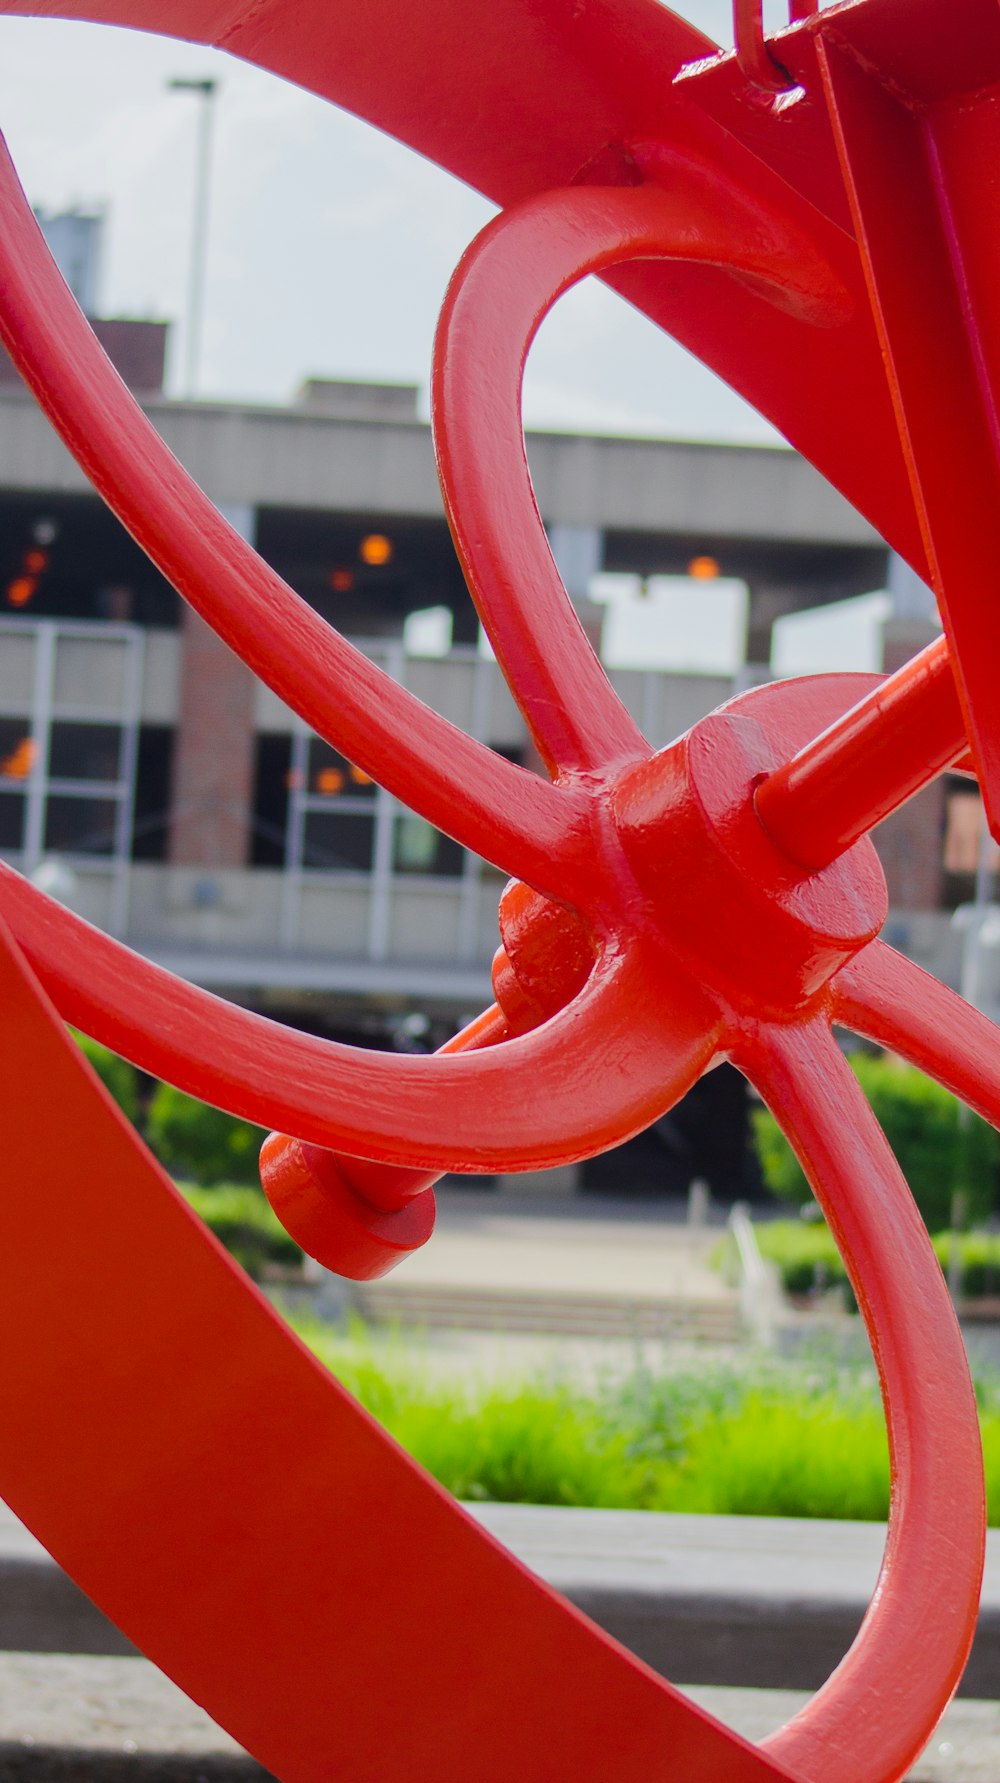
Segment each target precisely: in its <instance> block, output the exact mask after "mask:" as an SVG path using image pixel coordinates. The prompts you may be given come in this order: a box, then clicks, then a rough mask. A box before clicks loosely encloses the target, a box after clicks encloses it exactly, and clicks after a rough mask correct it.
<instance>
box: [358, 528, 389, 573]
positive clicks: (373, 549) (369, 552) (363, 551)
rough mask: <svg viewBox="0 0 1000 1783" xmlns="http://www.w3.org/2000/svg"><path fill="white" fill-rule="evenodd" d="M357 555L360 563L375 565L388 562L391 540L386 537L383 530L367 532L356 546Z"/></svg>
mask: <svg viewBox="0 0 1000 1783" xmlns="http://www.w3.org/2000/svg"><path fill="white" fill-rule="evenodd" d="M358 555H359V557H360V558H361V561H362V563H370V564H373V565H376V566H377V565H378V564H382V563H388V562H389V559H390V558H391V556H392V540H391V539H387V538H386V536H385V533H384V532H368V533H366V534H365V536H364V538H363V539H362V541H361V543H360V545H359V546H358Z"/></svg>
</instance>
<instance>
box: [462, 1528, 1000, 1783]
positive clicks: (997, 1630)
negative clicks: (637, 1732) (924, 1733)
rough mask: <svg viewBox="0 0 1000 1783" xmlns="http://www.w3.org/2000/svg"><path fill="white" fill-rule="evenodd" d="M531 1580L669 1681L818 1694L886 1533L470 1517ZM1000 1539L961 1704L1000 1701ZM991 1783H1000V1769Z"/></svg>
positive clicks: (989, 1553) (994, 1537)
mask: <svg viewBox="0 0 1000 1783" xmlns="http://www.w3.org/2000/svg"><path fill="white" fill-rule="evenodd" d="M469 1508H470V1509H471V1510H472V1513H473V1515H474V1516H475V1517H477V1518H478V1519H479V1521H480V1522H481V1523H483V1524H484V1525H485V1526H486V1528H488V1529H489V1530H490V1531H491V1532H492V1534H494V1535H495V1536H497V1538H498V1539H499V1540H500V1541H502V1542H504V1543H505V1545H506V1546H507V1547H509V1548H511V1549H512V1550H513V1552H514V1553H515V1554H517V1555H518V1556H519V1558H520V1559H521V1560H523V1561H524V1563H525V1565H527V1566H530V1567H531V1568H532V1570H533V1571H535V1572H537V1573H539V1574H540V1575H541V1576H542V1577H543V1578H545V1579H547V1580H548V1581H549V1583H550V1584H552V1585H555V1586H556V1587H557V1588H558V1589H559V1590H560V1591H562V1592H563V1593H564V1594H565V1595H566V1596H567V1597H568V1598H569V1599H570V1600H571V1601H572V1602H573V1603H575V1604H576V1605H577V1606H578V1608H580V1609H582V1610H583V1611H585V1613H586V1614H587V1615H589V1616H591V1617H592V1618H593V1620H594V1621H595V1622H598V1623H600V1625H601V1627H602V1628H605V1629H607V1631H608V1633H609V1634H612V1635H614V1636H615V1638H616V1639H617V1640H619V1641H621V1642H622V1645H623V1646H626V1647H629V1648H630V1649H631V1650H632V1652H634V1653H637V1654H638V1655H639V1657H640V1658H641V1659H644V1660H645V1661H646V1663H647V1664H648V1665H651V1666H652V1667H653V1668H654V1670H656V1671H659V1672H661V1673H662V1674H663V1675H664V1676H665V1677H668V1678H671V1679H672V1680H675V1681H676V1680H677V1679H678V1678H690V1679H696V1680H697V1681H698V1683H699V1684H710V1685H730V1686H752V1687H755V1688H762V1687H763V1688H771V1689H779V1690H780V1689H791V1690H807V1691H812V1690H816V1689H818V1688H819V1686H820V1685H821V1684H822V1683H823V1682H824V1680H825V1679H826V1678H827V1677H829V1675H830V1673H831V1671H832V1670H833V1668H834V1666H836V1665H837V1664H838V1663H839V1661H840V1660H841V1659H842V1658H843V1655H844V1653H845V1652H846V1651H847V1648H848V1647H849V1646H850V1644H851V1642H852V1640H853V1639H854V1636H855V1635H856V1633H857V1631H858V1627H859V1625H860V1622H861V1619H862V1617H863V1615H864V1613H865V1611H866V1609H867V1608H868V1602H869V1599H870V1597H871V1594H872V1590H873V1588H874V1585H875V1580H876V1577H877V1575H878V1569H879V1565H880V1563H881V1558H882V1549H883V1546H884V1544H885V1529H884V1526H883V1525H881V1524H878V1523H843V1522H823V1521H820V1520H811V1519H805V1518H795V1519H792V1518H780V1517H706V1516H674V1515H664V1514H660V1513H656V1512H648V1511H595V1510H561V1509H551V1508H547V1507H545V1506H535V1505H483V1506H470V1507H469ZM998 1681H1000V1531H994V1530H991V1531H990V1532H989V1534H988V1536H987V1548H986V1575H985V1580H984V1585H983V1597H982V1605H981V1608H980V1614H979V1625H978V1631H977V1635H976V1641H975V1645H974V1647H973V1650H972V1656H971V1658H970V1661H969V1665H968V1667H967V1669H966V1672H965V1675H964V1677H963V1680H962V1683H961V1685H960V1687H959V1688H960V1693H961V1694H962V1695H963V1696H970V1697H986V1698H992V1697H995V1696H997V1695H998V1694H1000V1687H998ZM991 1783H1000V1761H998V1763H997V1766H996V1772H995V1776H994V1777H992V1778H991Z"/></svg>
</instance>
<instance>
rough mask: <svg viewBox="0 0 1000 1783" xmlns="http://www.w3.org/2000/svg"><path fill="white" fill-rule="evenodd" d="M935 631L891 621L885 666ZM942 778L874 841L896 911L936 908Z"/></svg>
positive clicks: (894, 664)
mask: <svg viewBox="0 0 1000 1783" xmlns="http://www.w3.org/2000/svg"><path fill="white" fill-rule="evenodd" d="M937 635H938V630H937V627H936V626H932V625H928V624H924V623H923V622H921V621H911V620H890V622H889V624H888V625H887V626H886V630H885V653H884V667H885V670H886V673H887V674H891V673H892V671H893V670H894V669H898V668H901V667H902V666H903V664H904V663H905V662H908V661H909V659H910V657H911V656H915V655H916V653H917V651H918V650H922V649H923V648H924V647H925V645H927V644H929V643H930V642H931V641H932V640H933V639H934V638H935V637H937ZM944 816H945V783H944V778H943V776H939V778H938V779H937V780H934V781H932V782H931V784H930V786H927V787H925V788H924V790H923V792H920V793H917V795H916V797H915V798H912V799H910V800H909V802H908V803H907V804H905V805H904V806H903V807H902V809H901V810H899V811H896V812H894V813H893V815H892V816H891V817H888V818H886V820H885V822H884V823H881V824H879V826H878V829H877V830H875V831H874V833H873V836H872V840H873V841H874V843H875V847H876V848H877V850H878V854H879V859H880V860H881V862H882V866H883V869H884V872H885V876H886V880H887V882H888V886H889V903H890V905H891V906H892V907H893V908H894V909H896V910H939V909H940V908H941V901H942V885H943V873H944V867H943V859H942V846H943V839H944Z"/></svg>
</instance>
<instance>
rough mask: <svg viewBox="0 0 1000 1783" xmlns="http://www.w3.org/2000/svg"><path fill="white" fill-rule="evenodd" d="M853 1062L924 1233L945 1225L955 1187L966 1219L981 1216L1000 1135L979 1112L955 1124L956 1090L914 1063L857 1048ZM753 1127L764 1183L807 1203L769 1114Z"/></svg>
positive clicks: (801, 1178) (757, 1115)
mask: <svg viewBox="0 0 1000 1783" xmlns="http://www.w3.org/2000/svg"><path fill="white" fill-rule="evenodd" d="M851 1064H852V1066H853V1068H854V1071H855V1074H856V1076H857V1078H858V1080H859V1082H860V1084H861V1087H862V1089H863V1090H864V1092H865V1095H866V1096H867V1097H868V1100H869V1102H870V1103H871V1105H872V1108H873V1110H874V1113H875V1116H876V1118H877V1120H878V1121H879V1124H880V1125H881V1127H882V1128H883V1131H884V1132H885V1135H886V1138H887V1139H888V1141H889V1144H890V1146H891V1147H892V1150H893V1152H894V1153H895V1155H896V1158H897V1160H898V1162H899V1165H900V1168H901V1169H902V1172H903V1175H904V1176H905V1177H906V1180H907V1182H908V1183H909V1185H910V1189H911V1191H912V1193H913V1198H914V1200H915V1201H916V1203H917V1206H918V1207H919V1209H920V1212H921V1214H922V1215H923V1218H924V1220H925V1222H926V1224H927V1227H928V1229H929V1231H931V1232H940V1231H942V1230H943V1229H944V1228H945V1227H947V1226H948V1225H950V1223H951V1209H952V1198H953V1195H954V1192H955V1190H956V1188H962V1189H964V1191H965V1197H966V1218H967V1219H968V1220H969V1221H970V1222H971V1223H974V1222H976V1221H979V1220H983V1219H985V1218H986V1217H987V1216H988V1215H989V1214H990V1213H991V1212H992V1209H993V1205H994V1201H995V1198H996V1186H997V1170H998V1166H1000V1135H998V1134H997V1133H996V1132H995V1131H994V1129H993V1128H992V1127H990V1126H987V1124H986V1122H985V1121H981V1120H980V1119H979V1118H978V1116H976V1115H972V1114H970V1115H969V1116H968V1117H967V1120H966V1121H965V1122H964V1123H962V1122H960V1119H959V1105H958V1103H957V1102H956V1100H955V1098H954V1096H952V1095H950V1094H949V1092H948V1091H947V1090H945V1089H942V1088H941V1086H940V1084H936V1083H933V1082H932V1081H931V1080H930V1078H928V1077H924V1075H923V1073H922V1072H920V1071H916V1070H914V1069H913V1067H912V1066H909V1065H903V1064H900V1063H899V1062H898V1061H897V1060H895V1059H890V1058H886V1057H881V1058H870V1057H868V1056H866V1055H862V1054H858V1055H856V1056H855V1057H854V1058H853V1059H852V1060H851ZM753 1127H754V1138H755V1141H756V1145H757V1155H758V1157H759V1159H760V1166H761V1171H762V1173H763V1176H764V1181H765V1183H766V1184H767V1186H768V1188H769V1189H771V1190H772V1192H773V1193H774V1194H775V1195H778V1196H780V1197H781V1199H782V1200H785V1201H791V1202H793V1203H796V1204H797V1205H800V1206H801V1205H804V1204H805V1203H806V1202H807V1201H809V1200H810V1199H811V1196H812V1190H811V1188H810V1186H809V1184H808V1183H807V1181H806V1178H805V1175H804V1173H803V1170H802V1168H801V1165H800V1164H799V1162H798V1159H797V1158H796V1157H795V1154H794V1152H793V1151H792V1148H791V1146H790V1145H789V1143H788V1141H787V1139H786V1138H785V1137H784V1134H783V1133H782V1132H781V1130H780V1128H779V1127H778V1124H777V1122H776V1121H775V1119H774V1117H773V1115H771V1114H770V1112H769V1111H768V1110H767V1109H756V1110H755V1111H754V1116H753Z"/></svg>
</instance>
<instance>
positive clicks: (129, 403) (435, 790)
mask: <svg viewBox="0 0 1000 1783" xmlns="http://www.w3.org/2000/svg"><path fill="white" fill-rule="evenodd" d="M0 262H2V264H3V267H4V277H3V280H2V282H0V337H2V338H3V340H4V342H5V343H6V345H7V348H8V350H9V352H10V354H11V357H12V358H13V359H14V360H15V361H16V363H17V365H18V366H19V368H20V370H21V372H22V374H23V375H24V377H25V378H26V380H27V381H28V383H29V384H30V385H31V388H32V389H33V390H34V392H35V395H36V397H37V399H38V401H39V403H40V404H41V406H42V407H43V408H44V409H45V411H46V413H47V414H48V416H49V418H50V420H51V421H52V423H53V425H54V426H55V427H56V428H57V429H58V431H59V432H60V433H61V435H62V437H63V439H64V440H65V442H66V444H67V446H68V447H69V449H70V451H71V452H72V453H73V455H74V457H75V458H76V459H77V460H78V462H79V463H80V465H81V466H82V468H83V469H84V470H85V471H86V473H87V475H88V476H89V477H90V479H91V481H92V482H93V484H94V486H95V488H96V489H97V490H98V492H99V493H100V494H101V495H102V496H103V497H104V499H105V501H106V502H107V503H108V506H109V507H110V508H111V509H112V510H113V511H114V512H115V513H116V514H117V515H118V517H119V519H120V520H121V521H122V523H123V525H125V526H126V527H127V528H128V530H129V531H130V532H131V533H132V536H133V537H134V538H135V539H136V541H137V542H138V544H140V545H141V546H142V548H143V550H144V551H146V552H147V554H148V555H149V557H150V558H151V559H152V561H153V562H154V563H155V564H156V565H157V567H158V568H159V569H160V570H161V571H162V572H163V574H164V575H165V576H166V578H167V580H168V581H169V582H172V583H173V585H174V587H175V588H176V589H177V590H178V591H179V592H180V593H181V594H182V595H183V596H184V598H185V600H187V601H188V602H189V603H190V604H191V606H193V607H194V608H196V610H197V611H198V612H200V613H201V614H202V616H203V617H204V618H205V619H206V620H207V621H208V623H209V625H211V626H212V627H213V628H214V630H216V631H217V632H218V633H219V636H220V637H222V638H223V639H224V640H225V642H226V643H227V644H229V645H230V646H231V648H232V649H234V650H235V651H236V652H237V653H238V654H239V655H240V656H241V657H242V658H243V660H244V662H246V663H247V664H248V665H249V667H250V668H251V669H253V671H254V673H255V674H257V675H259V676H260V677H261V679H262V680H263V681H266V682H267V683H268V685H269V686H270V687H273V688H274V690H275V692H276V693H277V694H278V695H279V696H280V698H281V699H282V700H284V701H285V703H286V704H287V705H289V706H291V707H292V709H293V710H294V711H297V712H298V713H299V714H300V715H301V717H303V718H304V719H305V720H306V722H307V723H308V724H310V725H311V726H312V728H313V729H314V730H316V731H317V732H318V733H319V735H320V736H323V737H325V738H326V739H327V740H328V741H329V742H330V743H332V744H333V745H334V746H335V747H336V748H337V749H339V750H341V751H342V752H343V754H344V755H346V756H347V757H348V759H349V760H351V761H353V762H355V763H356V764H357V765H358V766H359V767H360V768H362V769H363V770H364V771H365V773H367V774H370V775H371V776H372V778H373V779H375V780H377V781H378V782H379V784H380V785H381V786H384V787H386V788H387V789H388V790H389V791H390V792H393V793H395V795H396V796H397V797H398V798H400V799H402V800H403V802H404V803H405V804H407V805H409V806H411V807H412V808H413V809H414V810H417V811H420V812H421V813H422V814H423V815H424V816H425V817H426V818H428V820H429V821H430V822H431V823H434V824H436V825H437V826H438V827H439V828H440V829H443V830H445V831H447V833H448V834H449V835H450V836H454V837H455V839H456V840H457V841H459V842H462V843H463V844H464V845H465V846H466V847H468V848H471V849H472V850H473V851H474V852H475V853H477V854H480V855H482V856H483V857H484V858H485V859H487V860H490V861H492V862H494V864H495V865H497V866H499V867H500V868H501V869H502V870H503V871H504V872H507V873H511V874H513V875H515V876H516V877H518V878H523V879H525V880H527V881H528V883H529V884H531V885H534V886H536V887H537V888H538V889H539V890H542V891H548V892H549V893H550V894H551V895H553V896H559V895H561V894H563V893H564V892H565V886H566V877H567V872H568V870H569V862H570V861H571V860H572V858H573V856H574V854H577V855H579V854H580V853H581V852H582V853H584V854H585V853H587V852H588V843H589V808H588V806H587V803H586V801H585V800H584V799H582V798H581V797H578V796H577V795H576V794H575V793H574V791H573V790H572V789H569V788H559V789H557V788H554V787H551V786H548V785H546V783H545V782H544V781H543V780H541V779H539V778H538V777H537V776H536V775H533V774H530V773H528V772H526V771H525V770H524V769H522V768H518V767H516V766H514V765H513V764H512V763H510V762H507V761H505V760H504V759H503V758H502V757H500V756H498V755H496V754H495V753H494V752H493V751H492V750H490V749H487V748H486V747H485V745H484V744H481V743H477V742H475V741H474V740H473V739H472V738H471V737H468V736H466V735H465V733H464V732H463V731H460V730H457V729H456V728H455V726H454V725H451V724H449V723H448V721H447V720H446V719H444V718H441V717H440V716H439V715H438V714H437V713H436V712H432V711H431V710H430V708H429V707H427V706H424V705H423V704H422V703H421V702H420V701H419V700H417V699H415V698H414V696H413V695H412V694H410V693H407V692H406V691H405V690H404V689H403V688H402V687H400V686H399V684H398V683H397V682H395V681H393V680H392V678H391V677H390V676H388V675H386V674H385V673H384V672H383V671H382V670H381V669H379V668H378V667H377V666H376V665H375V664H374V663H372V662H370V661H369V660H368V658H367V657H366V656H364V655H363V654H362V653H361V651H359V650H356V649H355V648H354V646H353V645H351V644H348V643H347V641H346V639H344V638H342V637H341V636H340V634H339V633H338V632H336V631H335V630H334V629H333V627H332V626H330V625H327V623H326V621H325V620H323V619H321V618H320V617H319V615H318V614H316V613H314V612H313V611H312V609H311V608H310V607H309V606H308V605H307V604H306V602H305V601H303V600H301V599H300V598H299V596H298V595H297V594H295V593H294V592H293V591H292V589H290V588H289V587H288V585H287V584H286V583H285V582H283V581H282V580H281V578H280V576H277V575H276V574H275V573H274V571H273V570H271V569H270V568H269V567H268V566H267V565H266V564H265V563H264V562H263V561H262V559H261V558H260V557H258V555H257V553H256V552H255V551H254V550H252V549H251V547H250V546H249V545H248V544H247V543H246V541H245V540H244V539H241V538H240V536H239V534H238V533H236V532H235V531H234V530H233V528H232V527H231V526H229V525H228V523H227V522H226V521H225V520H224V519H223V518H222V516H221V514H220V513H219V512H218V509H217V508H216V507H215V506H214V504H213V503H212V502H211V501H209V499H208V497H207V496H206V495H205V494H204V492H203V491H202V490H201V489H200V488H199V487H198V485H197V484H196V483H195V482H194V481H193V479H192V478H191V477H189V476H188V475H187V472H186V471H185V470H184V469H183V468H182V466H181V465H180V464H179V463H178V462H177V460H176V459H175V458H174V456H173V454H172V453H171V452H170V451H169V450H168V448H167V447H166V446H165V445H164V443H163V441H162V440H161V439H160V437H159V434H158V433H157V432H156V429H155V428H154V427H153V426H152V425H151V423H150V422H149V421H148V420H147V418H146V416H145V415H144V414H143V412H142V410H141V409H140V407H139V405H138V403H137V402H136V401H135V399H134V397H132V396H131V395H130V393H129V392H128V391H127V390H126V388H125V386H124V385H123V384H122V382H121V380H120V379H119V377H118V375H117V373H116V372H115V371H114V370H113V368H112V366H111V364H110V363H109V361H108V359H107V358H106V356H105V354H104V352H103V351H102V349H101V347H100V346H99V345H98V343H97V341H96V339H95V337H94V335H93V333H92V331H91V329H90V328H89V327H88V325H87V323H86V321H85V319H84V317H83V316H82V314H81V312H80V310H79V309H78V308H77V305H76V303H75V302H74V300H73V298H72V296H71V294H70V292H69V290H68V289H67V287H66V285H65V284H64V282H63V280H62V278H61V277H60V274H59V272H58V270H57V268H56V266H55V263H54V261H53V260H52V257H51V255H50V253H49V250H48V247H47V245H46V243H45V240H44V238H43V236H42V234H41V231H40V230H39V228H38V225H37V223H36V222H35V219H34V216H33V214H32V212H31V209H30V207H29V205H28V203H27V200H26V199H25V197H24V194H23V192H22V190H21V187H20V185H19V183H18V179H17V174H16V173H15V171H14V168H13V165H12V163H11V161H10V157H9V155H8V154H7V151H6V147H5V146H4V144H3V142H2V140H0Z"/></svg>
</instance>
